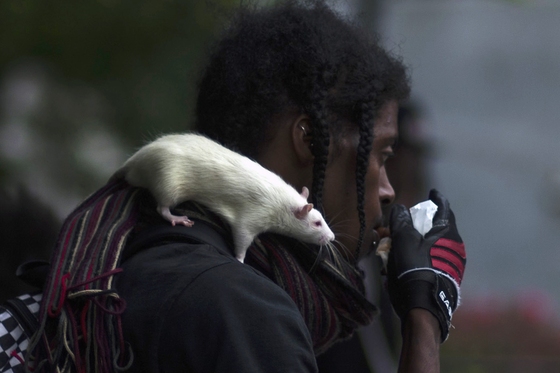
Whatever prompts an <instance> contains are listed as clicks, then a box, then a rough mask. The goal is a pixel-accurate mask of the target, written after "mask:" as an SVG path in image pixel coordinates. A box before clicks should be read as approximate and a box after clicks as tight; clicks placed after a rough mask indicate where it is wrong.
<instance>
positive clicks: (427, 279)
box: [387, 189, 467, 342]
mask: <svg viewBox="0 0 560 373" xmlns="http://www.w3.org/2000/svg"><path fill="white" fill-rule="evenodd" d="M430 199H431V200H432V202H434V203H435V204H436V205H437V206H438V209H437V212H436V214H435V216H434V219H433V225H432V229H431V230H430V231H429V232H428V233H426V235H425V236H424V237H423V236H422V235H421V234H420V233H419V232H418V231H417V230H416V229H415V228H414V226H413V224H412V218H411V216H410V212H409V210H408V209H407V208H406V207H405V206H403V205H395V206H393V208H392V210H391V217H390V228H391V239H392V242H391V251H390V253H389V261H388V265H387V272H388V285H389V295H390V297H391V302H392V303H393V307H394V309H395V311H396V312H397V314H398V315H399V317H400V318H401V321H402V322H403V323H404V320H405V319H406V316H407V314H408V312H409V311H410V310H411V309H413V308H423V309H426V310H428V311H430V312H431V313H432V314H433V315H434V316H435V317H436V318H437V319H438V321H439V325H440V330H441V341H442V342H443V341H445V340H446V339H447V337H448V335H449V327H450V326H451V316H452V315H453V312H454V311H455V309H456V308H457V306H458V305H459V297H460V288H459V287H460V285H461V280H462V279H463V272H464V270H465V264H466V261H467V259H466V254H465V245H464V244H463V240H462V239H461V236H459V232H457V226H456V225H455V216H454V215H453V211H451V209H450V208H449V202H447V199H445V197H444V196H443V195H442V194H441V193H439V192H438V191H437V190H435V189H432V190H431V191H430Z"/></svg>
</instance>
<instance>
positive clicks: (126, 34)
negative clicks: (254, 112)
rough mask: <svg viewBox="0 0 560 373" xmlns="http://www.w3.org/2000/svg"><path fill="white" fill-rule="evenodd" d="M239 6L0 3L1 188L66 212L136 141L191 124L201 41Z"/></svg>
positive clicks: (229, 2) (122, 0)
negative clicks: (26, 191) (27, 191)
mask: <svg viewBox="0 0 560 373" xmlns="http://www.w3.org/2000/svg"><path fill="white" fill-rule="evenodd" d="M238 3H239V1H237V0H212V1H199V0H183V1H172V0H157V1H156V0H135V1H132V0H98V1H92V0H88V1H81V2H68V1H65V0H53V1H49V2H45V1H41V0H4V1H2V2H0V45H2V51H1V52H0V77H1V78H2V85H1V86H0V95H1V96H0V105H1V106H0V110H1V112H0V185H1V184H6V183H12V184H13V183H14V182H15V183H16V184H20V183H22V184H24V185H27V186H28V187H29V188H31V190H32V191H33V192H34V193H36V194H38V195H39V196H40V197H42V198H43V199H49V202H50V203H51V204H53V205H55V207H56V206H57V205H59V204H60V203H61V201H62V200H64V201H65V203H68V204H69V205H70V206H68V207H66V208H58V211H59V213H62V214H64V213H66V212H68V209H69V208H71V206H73V205H75V203H76V202H78V201H79V200H81V199H82V198H83V197H84V196H85V195H87V194H88V193H90V192H92V191H93V190H94V189H96V188H97V187H99V186H100V184H101V183H102V182H103V181H104V180H105V178H106V177H107V176H108V175H109V174H110V173H111V172H112V171H114V170H115V168H116V167H117V165H118V164H120V162H121V161H123V160H124V158H125V157H126V154H128V153H130V152H131V150H132V148H133V147H137V146H139V145H141V144H142V143H143V142H145V141H146V140H147V139H149V138H152V137H154V136H155V135H157V134H159V133H162V132H172V131H184V130H186V129H188V126H189V121H190V117H191V113H192V107H193V103H194V93H195V84H194V81H195V80H196V76H197V73H198V70H199V67H200V65H201V62H202V60H203V58H204V55H205V52H206V50H207V44H208V43H209V42H210V40H212V38H213V36H214V33H215V32H216V30H217V27H218V26H219V25H221V24H222V23H223V22H222V21H224V20H225V19H226V17H227V14H228V12H229V11H231V10H232V9H233V7H234V6H236V5H237V4H238Z"/></svg>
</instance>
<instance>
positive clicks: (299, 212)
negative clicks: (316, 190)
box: [294, 203, 313, 220]
mask: <svg viewBox="0 0 560 373" xmlns="http://www.w3.org/2000/svg"><path fill="white" fill-rule="evenodd" d="M312 209H313V204H312V203H308V204H307V205H305V206H303V207H302V208H301V209H296V210H295V211H294V215H295V217H296V218H298V219H300V220H301V219H303V218H305V217H306V216H307V214H309V211H311V210H312Z"/></svg>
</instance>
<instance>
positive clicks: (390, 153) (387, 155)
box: [382, 151, 395, 164]
mask: <svg viewBox="0 0 560 373" xmlns="http://www.w3.org/2000/svg"><path fill="white" fill-rule="evenodd" d="M394 156H395V152H394V151H388V152H383V153H382V157H383V164H385V162H387V161H388V160H389V159H391V158H393V157H394Z"/></svg>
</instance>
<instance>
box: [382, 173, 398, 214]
mask: <svg viewBox="0 0 560 373" xmlns="http://www.w3.org/2000/svg"><path fill="white" fill-rule="evenodd" d="M379 201H380V202H381V207H385V206H389V205H390V204H392V203H393V202H394V201H395V190H394V189H393V186H392V185H391V182H390V181H389V177H388V176H387V171H386V170H385V167H382V168H381V170H380V172H379Z"/></svg>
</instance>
